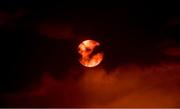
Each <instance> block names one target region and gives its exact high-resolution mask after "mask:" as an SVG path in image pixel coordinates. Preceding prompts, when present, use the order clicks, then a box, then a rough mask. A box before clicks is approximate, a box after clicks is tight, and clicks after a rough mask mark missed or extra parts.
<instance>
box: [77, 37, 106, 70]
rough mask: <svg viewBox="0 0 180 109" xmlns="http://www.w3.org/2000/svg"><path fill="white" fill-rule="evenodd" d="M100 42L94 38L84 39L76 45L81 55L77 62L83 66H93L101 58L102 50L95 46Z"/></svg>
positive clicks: (98, 62) (97, 63) (99, 61)
mask: <svg viewBox="0 0 180 109" xmlns="http://www.w3.org/2000/svg"><path fill="white" fill-rule="evenodd" d="M98 46H100V43H99V42H97V41H94V40H85V41H83V42H82V43H80V44H79V46H78V53H79V54H80V55H81V57H80V59H79V62H80V63H81V64H82V65H83V66H85V67H95V66H97V65H99V64H100V63H101V61H102V60H103V56H104V54H103V52H99V51H97V53H96V50H97V47H98Z"/></svg>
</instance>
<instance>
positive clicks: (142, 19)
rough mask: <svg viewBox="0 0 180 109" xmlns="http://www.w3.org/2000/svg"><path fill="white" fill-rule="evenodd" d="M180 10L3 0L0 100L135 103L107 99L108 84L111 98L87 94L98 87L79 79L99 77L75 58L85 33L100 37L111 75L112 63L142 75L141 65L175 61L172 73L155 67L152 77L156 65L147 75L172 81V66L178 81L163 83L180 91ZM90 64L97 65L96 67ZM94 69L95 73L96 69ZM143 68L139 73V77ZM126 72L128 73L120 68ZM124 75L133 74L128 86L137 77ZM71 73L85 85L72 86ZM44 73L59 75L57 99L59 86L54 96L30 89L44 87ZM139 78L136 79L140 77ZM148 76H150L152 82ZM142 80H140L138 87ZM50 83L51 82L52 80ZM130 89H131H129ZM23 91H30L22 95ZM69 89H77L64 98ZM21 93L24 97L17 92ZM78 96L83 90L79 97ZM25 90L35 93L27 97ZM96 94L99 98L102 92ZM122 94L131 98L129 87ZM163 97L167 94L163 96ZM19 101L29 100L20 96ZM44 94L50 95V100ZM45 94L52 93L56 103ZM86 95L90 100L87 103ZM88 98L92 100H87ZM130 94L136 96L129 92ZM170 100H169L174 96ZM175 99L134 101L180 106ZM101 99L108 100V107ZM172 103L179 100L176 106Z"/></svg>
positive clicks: (15, 103) (13, 103) (162, 5)
mask: <svg viewBox="0 0 180 109" xmlns="http://www.w3.org/2000/svg"><path fill="white" fill-rule="evenodd" d="M178 11H179V6H178V5H177V3H172V2H164V1H163V2H152V1H151V2H148V1H146V2H145V1H130V0H128V1H126V2H122V1H121V2H120V3H113V2H97V1H96V2H85V1H84V2H82V1H81V2H80V1H79V2H77V1H76V2H75V1H74V2H70V1H60V0H59V2H55V1H48V2H44V1H42V2H40V1H39V2H35V1H31V0H27V1H20V0H17V1H12V0H8V1H6V2H5V1H1V2H0V36H1V44H2V45H1V46H2V49H1V54H2V56H1V58H2V60H3V61H1V63H2V65H3V68H2V69H1V76H0V77H1V82H0V83H1V90H0V91H1V92H0V98H1V99H2V101H3V102H1V105H2V106H3V107H83V106H85V107H93V106H94V107H97V106H100V107H108V106H109V107H123V106H124V107H128V106H129V107H134V105H133V104H131V103H130V102H129V104H128V103H127V104H121V103H120V104H119V105H117V104H118V103H117V104H116V103H115V104H116V105H115V104H111V103H110V104H109V102H110V101H109V102H108V100H109V99H113V98H111V97H109V96H111V94H109V93H108V92H106V89H104V93H107V95H108V94H109V96H107V101H106V102H105V101H103V98H102V99H97V98H88V97H89V96H86V94H89V93H90V94H92V95H96V94H97V93H94V92H93V91H92V92H83V90H81V88H82V87H81V86H83V85H84V84H85V83H86V82H87V81H86V82H85V83H84V81H83V80H84V79H82V78H86V77H94V75H88V74H87V75H88V76H87V75H86V73H88V72H89V69H86V68H84V67H83V66H81V65H80V64H79V62H78V55H77V46H78V44H79V43H80V42H81V41H83V40H85V39H94V40H97V41H99V42H100V43H101V45H102V49H103V51H104V54H105V58H104V60H103V62H102V63H101V64H100V67H102V68H103V70H105V71H106V73H107V72H108V73H110V74H111V75H113V73H114V70H115V69H116V70H117V69H118V71H120V73H121V70H122V69H126V67H125V66H128V67H127V69H132V70H130V71H128V72H136V73H137V72H141V73H142V71H141V70H142V69H148V70H147V71H148V72H151V71H150V70H149V69H150V68H156V67H157V68H159V67H158V66H159V65H161V64H163V65H164V64H167V66H166V67H171V68H170V69H171V70H170V71H169V70H168V71H165V72H164V71H161V70H160V71H159V72H158V71H157V72H158V73H157V77H156V78H155V79H154V78H153V75H154V76H156V74H154V73H153V71H152V72H151V73H153V74H151V73H150V74H149V73H148V74H147V75H150V78H151V77H152V78H151V79H152V81H153V80H154V81H157V83H156V82H155V83H154V84H158V85H159V80H160V78H162V80H163V82H162V84H163V83H164V84H166V83H168V82H167V81H169V79H168V80H167V79H166V78H167V77H168V75H169V74H168V73H169V72H175V73H174V74H175V75H177V78H175V81H171V82H172V83H171V82H170V83H169V84H175V83H177V85H175V86H174V85H173V86H174V87H173V86H171V85H165V86H164V87H166V86H171V87H173V91H175V92H178V91H179V90H180V89H179V88H178V86H179V85H178V83H179V81H180V80H179V76H180V75H179V74H178V72H180V68H179V66H178V65H179V61H180V49H179V46H180V45H179V42H180V39H179V35H180V34H179V29H178V27H179V24H180V16H179V12H178ZM171 64H172V65H171ZM131 65H135V66H138V69H141V70H138V71H136V69H134V67H133V68H131V67H132V66H131ZM166 67H163V68H166ZM121 68H122V69H121ZM160 68H161V67H160ZM119 69H121V70H119ZM127 69H126V70H127ZM91 70H92V71H93V68H92V69H90V71H91ZM96 70H97V69H96V68H95V69H94V72H98V70H97V71H96ZM126 70H125V71H126ZM122 71H124V70H122ZM145 71H146V70H145ZM47 72H48V75H50V76H47V77H46V76H44V75H45V74H46V73H47ZM100 72H101V71H100ZM162 72H164V73H165V74H164V75H165V76H163V75H161V73H162ZM108 73H107V74H108ZM136 73H132V75H134V74H135V75H136ZM141 73H137V75H140V74H141ZM97 74H98V73H97ZM69 75H70V76H69ZM84 75H85V76H84ZM118 75H119V74H118ZM123 75H125V74H124V73H122V76H123ZM127 75H128V76H129V77H128V76H125V79H126V78H127V79H126V80H127V81H125V84H126V83H128V80H130V79H131V77H132V75H131V73H127ZM137 75H136V76H137ZM143 75H144V76H145V77H146V76H147V75H146V74H143ZM71 76H72V78H73V81H75V83H76V82H77V81H82V84H83V83H84V84H83V85H82V84H81V85H80V86H79V85H77V84H75V85H74V86H73V85H72V83H71V82H72V81H69V80H68V79H67V78H69V77H71ZM106 76H107V75H106ZM136 76H135V78H136ZM107 77H108V76H107ZM110 77H111V76H110ZM42 78H46V79H45V80H44V81H49V78H51V79H52V81H60V82H55V83H59V84H63V85H65V86H59V85H58V88H57V90H58V91H59V90H60V91H59V93H58V95H57V96H58V97H60V98H61V99H59V98H58V100H59V102H60V103H59V102H58V100H57V99H54V98H53V97H54V95H55V96H56V91H55V92H54V93H55V94H54V95H51V94H49V93H48V94H47V96H45V95H41V97H40V98H39V99H38V98H36V96H35V95H30V94H29V93H28V91H30V92H31V90H36V89H37V88H38V87H41V86H42V84H41V82H40V81H41V80H42ZM108 78H109V77H108ZM137 78H138V79H139V77H137ZM163 78H165V79H163ZM173 78H174V77H172V80H173ZM51 79H50V81H51ZM97 79H98V75H97ZM116 79H117V78H116ZM118 79H119V78H118ZM151 79H146V80H147V81H151ZM76 80H77V81H76ZM100 80H101V78H99V79H98V81H96V82H97V84H98V82H100ZM121 80H124V79H122V78H120V79H119V80H118V82H117V83H116V82H115V84H120V83H119V82H121ZM140 80H141V79H140ZM62 81H63V82H62ZM102 81H103V80H102ZM110 81H111V80H110ZM112 81H114V79H113V80H112ZM130 81H131V80H130ZM132 81H133V80H132ZM143 81H144V80H143ZM78 83H79V82H78ZM100 83H101V82H100ZM45 84H46V82H45ZM47 84H48V85H45V86H49V84H50V86H51V82H50V83H49V82H47ZM52 84H53V83H52ZM87 84H90V85H89V87H91V85H92V84H91V82H87ZM103 84H104V83H103ZM147 84H148V82H147V83H146V82H145V83H144V84H143V85H142V86H139V87H140V89H141V88H143V87H145V86H146V85H147ZM68 85H69V86H68ZM76 85H77V87H76ZM106 85H107V84H105V86H106ZM108 85H109V84H108ZM138 85H139V84H138ZM138 85H137V84H135V86H138ZM109 86H112V87H111V88H114V87H116V86H114V85H113V83H112V84H110V85H109ZM52 87H53V88H54V86H52ZM56 87H57V86H56ZM98 87H99V86H97V87H95V88H94V90H97V92H98V91H99V90H100V89H98ZM152 87H153V88H154V89H155V90H156V89H158V88H157V85H153V86H152ZM96 88H97V89H96ZM126 88H127V87H125V88H124V89H123V88H122V87H121V88H117V90H121V89H123V90H126ZM148 88H149V87H148ZM92 89H93V88H92ZM62 90H63V91H62ZM73 90H74V93H73ZM87 90H88V89H87ZM53 91H54V90H53ZM88 91H89V90H88ZM107 91H108V89H107ZM132 91H134V90H133V89H132ZM166 91H167V89H166V88H165V89H163V92H166ZM26 92H27V93H28V94H24V93H26ZM66 92H67V93H66ZM139 92H140V91H137V93H136V91H135V92H133V94H134V95H138V94H139ZM145 92H146V91H145ZM175 92H174V93H175ZM17 93H18V94H17ZM32 93H33V91H32ZM69 93H70V94H72V95H69V96H68V95H66V96H62V95H63V94H69ZM80 93H82V94H80ZM113 93H115V92H113ZM129 93H131V91H130V92H129ZM147 93H148V92H147ZM16 94H17V95H19V96H20V98H17V97H14V95H16ZM127 94H128V93H127ZM74 95H77V96H78V95H79V96H80V97H79V96H78V97H77V96H74ZM117 95H118V94H117ZM155 95H157V96H158V95H161V94H158V93H155ZM27 96H28V97H29V96H30V98H28V97H27ZM42 96H43V97H42ZM52 96H53V97H52ZM97 96H99V93H98V94H97ZM112 96H114V95H112ZM122 96H126V93H125V94H124V95H123V94H122ZM142 96H143V95H142ZM175 96H179V94H177V95H176V93H175ZM21 97H22V98H21ZM160 97H161V96H160ZM163 97H164V96H163ZM163 97H162V99H164V98H163ZM100 98H101V96H100ZM22 99H26V100H24V101H23V100H22ZM42 99H45V101H43V100H42ZM47 99H50V100H51V99H52V102H53V103H52V102H50V101H48V100H47ZM76 99H77V101H76ZM84 99H86V100H85V101H84ZM87 99H90V100H92V101H88V100H87ZM127 99H131V98H128V97H127ZM138 99H139V100H140V99H145V100H146V99H149V98H148V97H147V96H145V97H144V98H137V101H138ZM167 99H168V100H169V98H167ZM38 100H39V101H38ZM96 100H97V101H96ZM125 100H126V99H125ZM150 100H153V99H150ZM173 100H174V99H173ZM173 100H172V104H170V105H166V104H167V103H166V101H162V102H161V101H160V102H159V105H158V104H153V103H152V104H151V103H150V102H147V104H146V103H145V104H143V103H142V104H141V103H139V104H138V103H137V105H136V106H137V107H141V106H142V107H143V106H144V107H156V106H157V107H158V106H159V107H163V106H164V107H168V106H169V107H178V106H180V105H177V104H178V103H179V102H180V100H179V101H178V100H176V101H173ZM71 101H72V102H73V103H71ZM75 101H76V102H75ZM82 101H84V102H86V103H84V102H82ZM101 101H102V102H103V103H104V102H105V104H109V105H108V106H107V105H103V103H102V104H101ZM174 102H176V103H175V104H174ZM88 103H89V104H88ZM96 103H97V104H98V105H96ZM148 103H149V104H148ZM168 103H171V102H168ZM90 105H91V106H90Z"/></svg>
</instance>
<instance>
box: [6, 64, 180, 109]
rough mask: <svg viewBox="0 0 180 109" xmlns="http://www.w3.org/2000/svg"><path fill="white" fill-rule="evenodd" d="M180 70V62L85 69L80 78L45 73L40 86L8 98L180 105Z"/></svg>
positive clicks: (32, 102)
mask: <svg viewBox="0 0 180 109" xmlns="http://www.w3.org/2000/svg"><path fill="white" fill-rule="evenodd" d="M179 71H180V65H179V64H173V63H168V64H159V65H154V66H152V67H140V66H137V65H127V66H120V67H118V68H116V69H115V70H113V71H110V72H108V71H106V70H105V69H104V68H100V67H97V68H92V69H85V70H84V72H81V73H82V74H80V76H79V77H78V79H77V78H76V79H75V78H74V75H71V74H72V73H70V75H69V76H67V78H66V79H64V80H55V79H54V78H53V77H52V76H51V75H49V74H48V73H44V75H43V77H42V80H41V83H40V84H39V86H38V87H32V90H28V91H24V92H19V93H14V94H8V95H5V96H4V101H6V103H7V105H8V106H9V107H14V106H17V107H179V102H180V99H179V96H180V94H179V90H180V88H179V87H178V83H179V81H180V74H179ZM76 72H79V71H76ZM79 73H80V72H79Z"/></svg>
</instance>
